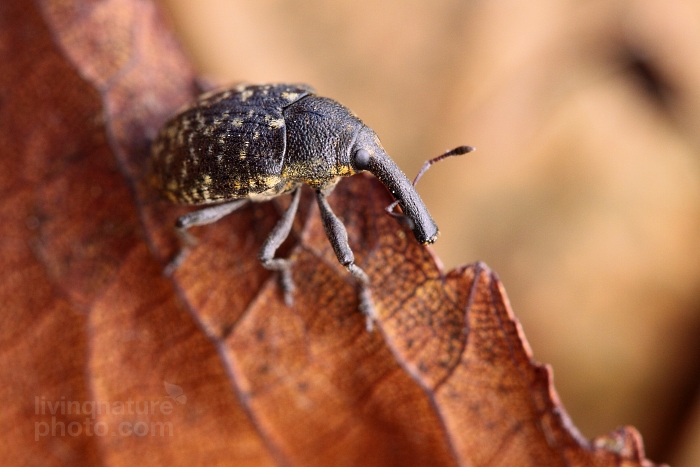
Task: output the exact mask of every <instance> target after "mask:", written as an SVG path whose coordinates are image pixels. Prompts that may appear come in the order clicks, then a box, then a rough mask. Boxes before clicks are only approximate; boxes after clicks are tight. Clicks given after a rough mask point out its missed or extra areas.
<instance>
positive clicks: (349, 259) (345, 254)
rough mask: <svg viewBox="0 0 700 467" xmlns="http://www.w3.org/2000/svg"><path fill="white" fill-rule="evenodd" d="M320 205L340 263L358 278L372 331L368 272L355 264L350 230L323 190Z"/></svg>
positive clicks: (365, 312) (361, 300) (318, 196)
mask: <svg viewBox="0 0 700 467" xmlns="http://www.w3.org/2000/svg"><path fill="white" fill-rule="evenodd" d="M316 198H317V200H318V206H319V208H320V209H321V221H322V222H323V228H324V230H325V231H326V236H327V237H328V240H329V241H330V242H331V246H332V247H333V251H334V252H335V256H336V257H337V258H338V261H339V262H340V264H342V265H343V266H345V267H346V268H347V270H348V271H349V272H350V274H352V275H353V276H355V278H356V279H357V281H358V283H359V286H360V292H359V299H360V311H361V312H362V314H364V315H365V317H366V318H367V330H368V331H372V328H373V327H374V320H375V318H376V315H375V312H374V305H373V304H372V294H371V293H370V290H369V277H368V276H367V274H366V273H365V272H364V271H363V270H362V269H361V268H360V267H359V266H357V265H356V264H355V255H354V254H353V253H352V250H351V249H350V245H348V232H347V230H345V226H344V225H343V223H342V222H341V221H340V219H338V217H337V216H336V215H335V214H334V213H333V210H332V209H331V206H330V205H329V204H328V200H327V199H326V195H325V194H323V193H322V192H321V191H317V192H316Z"/></svg>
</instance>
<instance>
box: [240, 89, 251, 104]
mask: <svg viewBox="0 0 700 467" xmlns="http://www.w3.org/2000/svg"><path fill="white" fill-rule="evenodd" d="M252 95H253V91H251V90H250V89H246V90H245V91H243V92H242V93H241V102H245V101H247V100H248V98H249V97H250V96H252Z"/></svg>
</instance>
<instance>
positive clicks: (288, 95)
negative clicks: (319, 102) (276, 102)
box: [282, 91, 299, 102]
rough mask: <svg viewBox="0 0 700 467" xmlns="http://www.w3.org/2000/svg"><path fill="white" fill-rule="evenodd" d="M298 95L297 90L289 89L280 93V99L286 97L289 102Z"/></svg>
mask: <svg viewBox="0 0 700 467" xmlns="http://www.w3.org/2000/svg"><path fill="white" fill-rule="evenodd" d="M298 97H299V93H298V92H289V91H287V92H283V93H282V99H287V100H288V101H290V102H291V101H295V100H297V98H298Z"/></svg>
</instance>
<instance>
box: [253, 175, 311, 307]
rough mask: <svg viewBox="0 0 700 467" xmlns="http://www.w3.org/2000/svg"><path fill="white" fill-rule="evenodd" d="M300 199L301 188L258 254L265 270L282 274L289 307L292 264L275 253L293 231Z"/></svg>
mask: <svg viewBox="0 0 700 467" xmlns="http://www.w3.org/2000/svg"><path fill="white" fill-rule="evenodd" d="M299 198H301V186H299V187H298V188H297V189H296V190H294V194H293V195H292V202H291V203H289V207H288V208H287V210H286V211H285V212H284V214H282V217H280V220H279V221H277V224H276V225H275V227H274V228H273V229H272V232H270V235H269V236H268V237H267V240H265V243H263V246H262V247H261V248H260V252H258V258H259V259H260V262H261V263H262V265H263V267H264V268H266V269H270V270H272V271H279V272H280V275H281V277H280V279H281V283H282V292H284V302H285V303H286V304H287V306H292V302H293V296H292V292H294V281H293V280H292V272H291V263H290V261H289V260H288V259H283V258H275V252H277V249H278V248H279V247H280V245H282V243H283V242H284V241H285V240H286V238H287V237H288V236H289V232H290V231H291V230H292V225H293V224H294V216H295V215H296V213H297V208H299Z"/></svg>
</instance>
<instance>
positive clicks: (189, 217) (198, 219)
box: [164, 199, 248, 276]
mask: <svg viewBox="0 0 700 467" xmlns="http://www.w3.org/2000/svg"><path fill="white" fill-rule="evenodd" d="M247 202H248V200H247V199H237V200H235V201H230V202H228V203H223V204H217V205H215V206H209V207H206V208H204V209H200V210H198V211H194V212H190V213H188V214H185V215H184V216H180V217H178V218H177V221H176V222H175V229H176V232H177V235H178V237H180V243H181V246H180V251H179V252H178V253H177V254H176V255H175V257H174V258H173V259H171V260H170V262H169V263H168V265H167V266H166V267H165V271H164V274H165V275H166V276H170V275H171V274H172V273H173V272H175V270H176V269H177V268H178V267H179V266H180V264H182V262H183V261H184V260H185V258H186V257H187V255H188V254H189V252H190V248H191V247H192V246H193V245H194V244H195V243H196V240H195V239H194V237H192V235H190V233H189V232H188V231H187V229H189V228H190V227H194V226H197V225H206V224H211V223H212V222H216V221H218V220H219V219H221V218H222V217H225V216H228V215H229V214H231V213H232V212H233V211H236V210H237V209H240V208H241V207H243V206H244V205H245V204H246V203H247Z"/></svg>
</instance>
